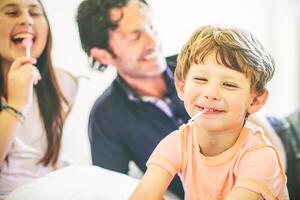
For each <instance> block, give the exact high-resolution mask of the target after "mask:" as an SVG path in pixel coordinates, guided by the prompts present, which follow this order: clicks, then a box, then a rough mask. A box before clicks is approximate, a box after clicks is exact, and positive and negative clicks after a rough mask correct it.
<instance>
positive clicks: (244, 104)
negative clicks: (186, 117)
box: [178, 54, 256, 132]
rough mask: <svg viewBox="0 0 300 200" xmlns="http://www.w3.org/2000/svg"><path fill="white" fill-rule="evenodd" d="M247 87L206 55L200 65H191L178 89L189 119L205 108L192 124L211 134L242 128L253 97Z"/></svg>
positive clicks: (243, 80) (240, 76) (234, 73)
mask: <svg viewBox="0 0 300 200" xmlns="http://www.w3.org/2000/svg"><path fill="white" fill-rule="evenodd" d="M250 86H251V85H250V80H249V79H248V78H247V77H246V76H245V75H244V74H243V73H241V72H238V71H235V70H233V69H230V68H228V67H226V66H224V65H222V64H219V63H217V61H216V59H215V54H210V55H208V56H207V57H206V58H205V59H204V62H203V63H202V64H198V65H192V66H191V68H190V69H189V72H188V74H187V76H186V79H185V81H184V83H182V87H181V88H178V89H179V90H180V91H179V94H180V96H181V98H182V100H183V101H184V104H185V107H186V109H187V111H188V113H189V114H190V116H194V115H195V114H197V113H198V112H200V111H202V110H204V109H205V110H206V112H205V113H204V115H202V116H200V117H199V118H198V119H197V120H196V122H197V123H199V125H200V126H201V127H202V128H204V129H207V131H212V132H214V131H218V130H227V129H232V127H235V128H238V127H242V126H243V124H244V119H245V116H246V113H247V112H249V111H248V108H249V107H250V105H251V103H252V101H253V98H254V97H255V96H256V93H253V92H251V87H250Z"/></svg>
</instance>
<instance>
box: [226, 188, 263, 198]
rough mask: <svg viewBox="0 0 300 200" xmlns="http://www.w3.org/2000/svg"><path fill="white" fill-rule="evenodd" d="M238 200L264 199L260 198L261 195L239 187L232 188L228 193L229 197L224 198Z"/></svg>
mask: <svg viewBox="0 0 300 200" xmlns="http://www.w3.org/2000/svg"><path fill="white" fill-rule="evenodd" d="M239 199H245V200H263V199H264V198H263V197H262V196H261V194H258V193H256V192H253V191H251V190H248V189H245V188H240V187H234V188H233V189H232V190H231V192H230V193H229V195H228V196H227V197H226V200H239Z"/></svg>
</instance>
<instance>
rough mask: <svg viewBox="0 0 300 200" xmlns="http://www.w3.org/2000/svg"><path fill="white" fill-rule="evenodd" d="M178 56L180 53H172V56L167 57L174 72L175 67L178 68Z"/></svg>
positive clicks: (168, 63)
mask: <svg viewBox="0 0 300 200" xmlns="http://www.w3.org/2000/svg"><path fill="white" fill-rule="evenodd" d="M177 56H178V55H177V54H176V55H172V56H167V57H166V61H167V65H168V67H169V68H170V69H171V70H172V72H174V71H175V68H176V64H177Z"/></svg>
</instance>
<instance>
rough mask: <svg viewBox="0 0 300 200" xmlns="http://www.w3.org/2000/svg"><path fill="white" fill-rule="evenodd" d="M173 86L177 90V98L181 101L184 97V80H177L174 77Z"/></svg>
mask: <svg viewBox="0 0 300 200" xmlns="http://www.w3.org/2000/svg"><path fill="white" fill-rule="evenodd" d="M175 87H176V91H177V95H178V97H179V99H180V100H181V101H183V97H184V81H181V80H177V79H176V78H175Z"/></svg>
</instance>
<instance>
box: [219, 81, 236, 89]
mask: <svg viewBox="0 0 300 200" xmlns="http://www.w3.org/2000/svg"><path fill="white" fill-rule="evenodd" d="M223 86H225V87H226V88H228V89H238V88H240V86H239V85H238V84H236V83H231V82H224V83H223Z"/></svg>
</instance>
